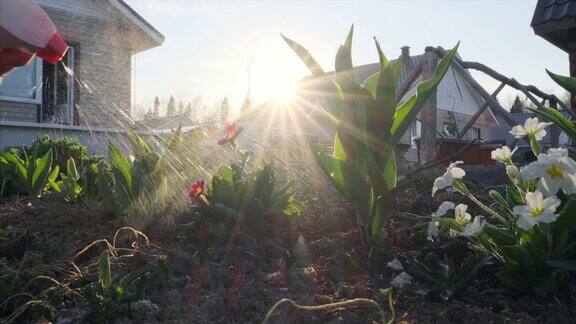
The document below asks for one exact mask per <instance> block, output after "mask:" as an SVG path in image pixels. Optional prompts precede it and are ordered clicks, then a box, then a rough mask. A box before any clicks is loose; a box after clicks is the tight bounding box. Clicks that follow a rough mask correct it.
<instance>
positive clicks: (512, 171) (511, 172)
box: [506, 164, 520, 179]
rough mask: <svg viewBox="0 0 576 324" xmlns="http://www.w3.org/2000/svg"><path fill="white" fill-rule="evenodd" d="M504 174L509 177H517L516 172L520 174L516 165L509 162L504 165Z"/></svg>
mask: <svg viewBox="0 0 576 324" xmlns="http://www.w3.org/2000/svg"><path fill="white" fill-rule="evenodd" d="M506 174H507V175H508V176H509V177H510V178H512V179H516V178H517V177H518V174H520V170H518V167H517V166H515V165H514V164H510V165H507V166H506Z"/></svg>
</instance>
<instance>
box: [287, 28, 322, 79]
mask: <svg viewBox="0 0 576 324" xmlns="http://www.w3.org/2000/svg"><path fill="white" fill-rule="evenodd" d="M280 35H281V36H282V38H283V39H284V41H285V42H286V44H288V46H290V48H292V50H293V51H294V53H296V55H298V57H299V58H300V60H302V62H304V64H306V66H307V67H308V70H310V73H312V75H313V76H314V77H320V76H322V75H324V71H323V70H322V67H320V64H318V62H317V61H316V60H315V59H314V58H313V57H312V55H311V54H310V52H308V50H307V49H305V48H304V47H303V46H302V45H300V44H298V43H296V42H295V41H293V40H291V39H290V38H288V37H286V36H284V35H282V34H280Z"/></svg>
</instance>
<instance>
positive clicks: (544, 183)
mask: <svg viewBox="0 0 576 324" xmlns="http://www.w3.org/2000/svg"><path fill="white" fill-rule="evenodd" d="M520 176H521V177H522V179H524V180H533V179H539V180H538V190H540V191H542V192H544V193H546V194H547V195H556V193H557V192H558V190H560V189H562V190H563V191H564V193H566V194H573V193H576V162H574V160H572V159H571V158H570V157H569V156H568V150H566V149H550V150H548V153H547V154H543V153H542V154H539V155H538V160H537V161H535V162H532V163H530V164H529V165H527V166H526V167H525V168H523V169H522V170H521V171H520Z"/></svg>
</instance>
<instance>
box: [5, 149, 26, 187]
mask: <svg viewBox="0 0 576 324" xmlns="http://www.w3.org/2000/svg"><path fill="white" fill-rule="evenodd" d="M0 156H1V157H2V158H3V159H4V160H6V162H8V163H10V164H12V165H14V166H15V168H16V172H17V173H18V176H19V177H20V180H21V181H22V182H24V183H25V182H26V179H28V171H27V170H26V167H25V166H24V163H23V161H22V160H21V159H20V158H19V157H18V156H16V155H15V154H12V153H10V152H7V151H3V152H0Z"/></svg>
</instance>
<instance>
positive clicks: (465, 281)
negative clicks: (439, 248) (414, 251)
mask: <svg viewBox="0 0 576 324" xmlns="http://www.w3.org/2000/svg"><path fill="white" fill-rule="evenodd" d="M488 261H489V258H487V257H481V256H479V255H477V254H475V253H472V254H470V255H468V257H466V258H465V259H464V260H462V261H461V262H460V263H459V264H457V263H455V262H454V260H453V259H452V258H450V257H448V256H447V255H445V256H444V260H441V259H440V258H438V256H437V255H436V254H433V253H430V254H427V255H426V256H425V257H424V258H413V259H409V260H407V261H406V262H405V265H406V272H407V273H408V274H410V275H411V276H412V277H413V278H414V279H416V280H418V281H421V282H424V283H426V285H427V287H428V289H430V291H431V292H432V293H433V294H437V295H438V296H440V298H442V299H443V300H444V301H446V300H449V299H451V298H453V297H461V296H462V295H463V294H464V293H465V291H466V289H467V288H468V286H469V285H470V282H471V281H472V280H473V279H474V278H476V275H477V274H478V271H479V270H480V269H481V268H482V267H483V266H484V265H486V263H488Z"/></svg>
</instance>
